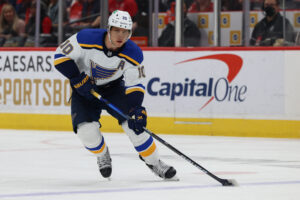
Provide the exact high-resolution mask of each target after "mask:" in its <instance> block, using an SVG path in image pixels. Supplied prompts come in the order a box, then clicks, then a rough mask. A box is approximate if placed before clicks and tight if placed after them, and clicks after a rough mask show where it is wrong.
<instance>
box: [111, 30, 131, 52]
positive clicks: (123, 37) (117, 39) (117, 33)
mask: <svg viewBox="0 0 300 200" xmlns="http://www.w3.org/2000/svg"><path fill="white" fill-rule="evenodd" d="M129 34H130V32H129V30H127V29H124V28H118V27H111V29H110V39H111V41H112V43H113V45H114V46H115V47H117V48H120V47H121V46H122V45H123V44H124V43H125V42H126V41H127V39H128V37H129Z"/></svg>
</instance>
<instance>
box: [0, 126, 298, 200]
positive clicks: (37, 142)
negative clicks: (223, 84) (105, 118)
mask: <svg viewBox="0 0 300 200" xmlns="http://www.w3.org/2000/svg"><path fill="white" fill-rule="evenodd" d="M104 136H105V140H106V143H107V145H108V146H109V148H110V152H111V157H112V160H113V173H112V177H111V180H110V181H109V180H107V179H104V178H102V177H101V175H100V173H99V172H98V168H97V164H96V159H95V157H94V156H93V155H91V154H90V153H89V152H88V151H87V150H85V149H84V148H83V146H82V145H81V143H80V141H79V139H78V138H77V136H75V135H74V134H73V133H72V132H50V131H24V130H23V131H18V130H0V163H1V164H0V199H20V200H25V199H26V200H29V199H30V200H48V199H51V200H52V199H55V200H66V199H72V200H77V199H78V200H79V199H80V200H91V199H107V200H121V199H126V200H137V199H138V200H140V199H151V200H153V199H160V200H167V199H170V200H174V199H178V200H179V199H180V200H182V199H185V200H188V199H192V200H194V199H203V200H210V199H223V200H254V199H255V200H260V199H263V200H299V199H300V140H299V139H272V138H245V137H243V138H238V137H215V136H214V137H212V136H186V135H185V136H182V135H161V134H160V135H159V136H160V137H161V138H163V139H164V140H166V141H167V142H169V143H170V144H171V145H173V146H174V147H176V148H177V149H179V150H180V151H182V152H183V153H184V154H186V155H187V156H189V157H190V158H192V159H193V160H194V161H196V162H197V163H198V164H200V165H201V166H202V167H204V168H206V169H207V170H209V171H210V172H212V173H214V174H215V175H217V176H218V177H220V178H226V179H235V180H236V181H237V182H238V183H239V186H238V187H224V186H221V184H219V183H218V182H217V181H215V180H214V179H213V178H211V177H210V176H208V175H206V174H204V173H203V172H202V171H201V170H200V169H198V168H196V167H195V166H193V165H192V164H190V163H189V162H187V161H186V160H184V159H183V158H181V157H180V156H178V155H177V154H175V153H173V152H172V151H171V150H169V149H168V148H166V147H165V146H163V145H161V144H160V143H159V142H156V144H157V146H158V147H159V150H160V155H161V158H162V160H163V161H165V162H166V163H168V164H171V165H173V166H174V167H175V168H176V169H177V176H178V177H179V179H180V180H179V181H164V180H161V179H160V178H158V177H156V176H154V174H152V172H151V171H150V170H149V169H148V168H147V167H146V166H145V165H144V163H143V162H141V161H140V160H139V159H138V157H137V154H136V152H135V150H134V148H133V147H132V144H131V143H130V141H129V139H128V138H127V136H126V135H125V134H123V133H104Z"/></svg>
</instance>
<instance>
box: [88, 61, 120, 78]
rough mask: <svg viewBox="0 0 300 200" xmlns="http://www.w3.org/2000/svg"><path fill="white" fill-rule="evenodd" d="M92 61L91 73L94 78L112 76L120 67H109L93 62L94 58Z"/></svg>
mask: <svg viewBox="0 0 300 200" xmlns="http://www.w3.org/2000/svg"><path fill="white" fill-rule="evenodd" d="M90 62H91V75H92V78H93V79H94V80H98V79H108V78H110V77H112V76H113V75H114V74H115V73H116V72H117V71H118V69H119V68H113V69H108V68H105V67H102V66H101V65H99V64H97V63H95V62H93V61H92V60H91V61H90Z"/></svg>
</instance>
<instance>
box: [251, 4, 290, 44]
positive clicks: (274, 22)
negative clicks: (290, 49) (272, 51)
mask: <svg viewBox="0 0 300 200" xmlns="http://www.w3.org/2000/svg"><path fill="white" fill-rule="evenodd" d="M279 5H280V0H264V2H263V5H262V8H263V12H264V14H265V17H264V18H263V19H262V20H261V21H259V22H258V23H257V24H256V25H255V27H254V30H253V32H252V36H251V39H250V45H254V46H282V45H288V43H290V44H291V43H293V42H294V28H293V27H292V25H291V23H290V21H289V20H288V19H286V18H284V17H283V16H282V15H281V14H280V13H279ZM283 20H285V33H286V37H285V41H284V39H283Z"/></svg>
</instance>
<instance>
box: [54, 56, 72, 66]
mask: <svg viewBox="0 0 300 200" xmlns="http://www.w3.org/2000/svg"><path fill="white" fill-rule="evenodd" d="M68 60H71V58H66V57H62V58H58V59H56V60H55V61H54V65H59V64H60V63H63V62H66V61H68Z"/></svg>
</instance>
